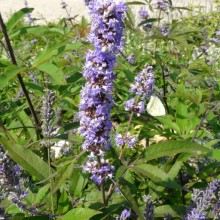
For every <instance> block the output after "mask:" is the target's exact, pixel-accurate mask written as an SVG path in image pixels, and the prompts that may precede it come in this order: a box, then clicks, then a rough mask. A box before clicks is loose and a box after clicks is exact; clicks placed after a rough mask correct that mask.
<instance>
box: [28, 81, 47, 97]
mask: <svg viewBox="0 0 220 220" xmlns="http://www.w3.org/2000/svg"><path fill="white" fill-rule="evenodd" d="M25 86H26V87H27V89H30V90H32V91H33V92H34V93H35V92H36V93H37V94H39V95H44V89H43V87H41V86H38V85H36V84H34V83H25Z"/></svg>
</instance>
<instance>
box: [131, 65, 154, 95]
mask: <svg viewBox="0 0 220 220" xmlns="http://www.w3.org/2000/svg"><path fill="white" fill-rule="evenodd" d="M154 82H155V80H154V72H153V67H152V66H148V65H146V66H145V68H144V69H143V70H142V71H141V72H140V74H138V75H137V76H136V77H135V83H134V84H131V88H130V91H131V92H132V93H135V94H136V95H140V96H141V98H142V99H145V98H147V97H149V96H150V95H151V94H152V87H153V85H154Z"/></svg>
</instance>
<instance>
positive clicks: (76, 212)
mask: <svg viewBox="0 0 220 220" xmlns="http://www.w3.org/2000/svg"><path fill="white" fill-rule="evenodd" d="M100 213H101V212H100V211H96V210H94V209H89V208H75V209H72V210H70V211H69V212H67V213H66V214H65V215H64V216H63V217H62V218H61V220H73V219H80V220H89V219H90V218H91V217H93V216H95V215H97V214H100Z"/></svg>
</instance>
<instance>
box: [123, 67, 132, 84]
mask: <svg viewBox="0 0 220 220" xmlns="http://www.w3.org/2000/svg"><path fill="white" fill-rule="evenodd" d="M123 72H124V74H125V76H126V77H127V79H128V81H129V82H134V75H133V74H132V72H131V71H130V70H129V69H125V70H123Z"/></svg>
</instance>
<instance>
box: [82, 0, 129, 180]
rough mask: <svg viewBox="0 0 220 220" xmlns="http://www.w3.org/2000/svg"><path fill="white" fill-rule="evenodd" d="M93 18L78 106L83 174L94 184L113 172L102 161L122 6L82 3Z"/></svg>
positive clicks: (105, 1) (107, 1)
mask: <svg viewBox="0 0 220 220" xmlns="http://www.w3.org/2000/svg"><path fill="white" fill-rule="evenodd" d="M85 3H86V4H87V5H88V7H89V11H90V14H91V16H92V22H91V33H90V34H89V36H88V39H89V41H90V42H91V43H92V44H93V45H94V47H95V49H94V51H89V52H88V54H87V57H86V64H85V67H84V71H83V76H84V77H85V78H86V80H87V83H86V84H85V86H84V88H83V89H82V91H81V102H80V106H79V119H80V127H79V129H78V131H79V133H80V134H81V136H83V137H84V138H85V141H84V143H83V149H84V150H87V151H88V152H90V156H89V161H88V162H87V164H86V165H85V167H84V170H85V171H87V172H89V173H91V174H92V177H91V179H92V180H93V181H94V182H95V183H96V184H101V183H102V181H103V180H105V179H107V178H111V177H112V172H113V170H114V168H113V167H112V166H111V165H109V164H108V161H107V160H105V159H104V153H103V152H104V151H105V150H108V149H109V148H110V142H109V137H110V130H111V128H112V123H111V119H110V111H111V106H112V103H113V96H112V94H111V93H112V89H113V81H114V79H115V76H114V74H113V68H114V66H115V63H116V56H115V55H114V54H113V53H114V52H118V51H119V49H120V48H121V46H122V39H123V37H122V33H123V26H124V25H123V13H124V12H125V10H126V7H125V6H124V4H123V3H118V4H116V3H115V2H114V1H112V0H98V1H92V0H91V1H88V0H87V1H85Z"/></svg>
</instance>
